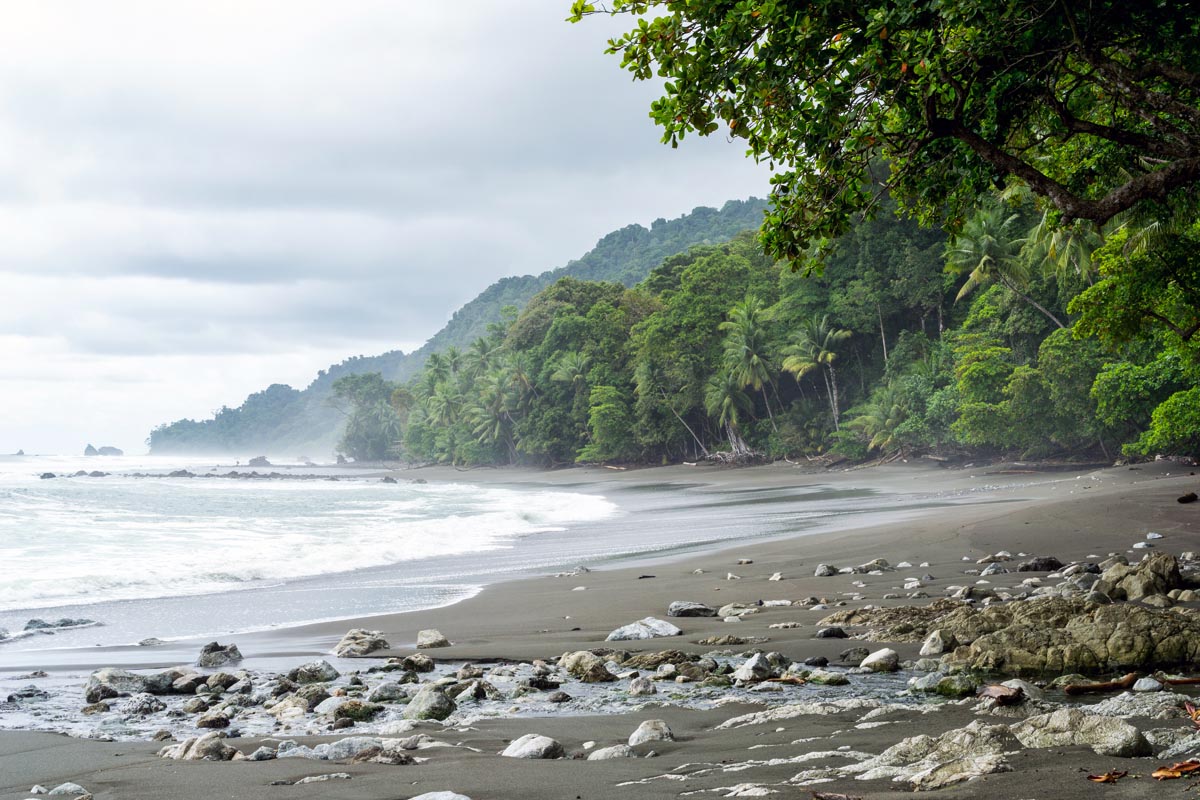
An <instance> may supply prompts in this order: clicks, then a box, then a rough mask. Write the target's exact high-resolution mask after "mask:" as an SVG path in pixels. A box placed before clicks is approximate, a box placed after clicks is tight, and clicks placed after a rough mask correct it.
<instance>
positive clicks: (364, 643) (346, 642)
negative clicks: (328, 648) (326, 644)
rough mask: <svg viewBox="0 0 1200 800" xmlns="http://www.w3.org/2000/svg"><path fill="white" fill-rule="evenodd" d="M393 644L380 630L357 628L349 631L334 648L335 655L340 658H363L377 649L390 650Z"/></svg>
mask: <svg viewBox="0 0 1200 800" xmlns="http://www.w3.org/2000/svg"><path fill="white" fill-rule="evenodd" d="M390 648H391V645H390V644H388V640H387V639H384V638H383V634H382V633H380V632H379V631H369V630H366V629H365V628H355V629H354V630H352V631H349V632H348V633H347V634H346V635H345V636H343V637H342V640H341V641H340V642H338V643H337V647H335V648H333V653H334V655H336V656H338V657H339V658H361V657H362V656H366V655H370V654H371V653H374V652H375V651H377V650H388V649H390Z"/></svg>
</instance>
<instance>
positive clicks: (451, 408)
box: [426, 383, 463, 427]
mask: <svg viewBox="0 0 1200 800" xmlns="http://www.w3.org/2000/svg"><path fill="white" fill-rule="evenodd" d="M462 401H463V398H462V395H461V394H460V393H459V391H458V388H457V387H455V386H451V385H450V384H446V383H439V384H438V385H437V388H436V389H434V391H433V394H432V395H430V397H429V400H428V401H427V402H426V406H427V409H428V412H429V419H430V420H432V421H433V422H434V423H435V424H437V425H441V426H442V427H449V426H450V425H453V424H454V423H455V422H457V421H458V414H459V411H460V410H461V408H462Z"/></svg>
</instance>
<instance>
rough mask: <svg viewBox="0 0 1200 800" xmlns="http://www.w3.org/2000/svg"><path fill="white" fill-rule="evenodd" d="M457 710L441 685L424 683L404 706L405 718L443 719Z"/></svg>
mask: <svg viewBox="0 0 1200 800" xmlns="http://www.w3.org/2000/svg"><path fill="white" fill-rule="evenodd" d="M456 710H458V706H457V705H455V703H454V701H453V700H451V699H450V698H449V697H447V696H446V693H445V692H443V691H442V689H441V687H438V686H434V685H432V684H425V685H424V686H422V687H421V689H420V691H418V692H417V693H416V695H414V696H413V699H412V700H410V701H409V703H408V705H407V706H405V708H404V718H405V719H436V720H443V719H445V718H446V717H448V716H450V715H451V714H453V713H454V712H455V711H456Z"/></svg>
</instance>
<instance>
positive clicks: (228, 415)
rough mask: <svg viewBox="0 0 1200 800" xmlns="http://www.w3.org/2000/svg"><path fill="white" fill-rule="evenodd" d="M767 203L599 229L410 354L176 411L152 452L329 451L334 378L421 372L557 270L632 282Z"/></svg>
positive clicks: (756, 215)
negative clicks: (195, 410) (557, 263)
mask: <svg viewBox="0 0 1200 800" xmlns="http://www.w3.org/2000/svg"><path fill="white" fill-rule="evenodd" d="M765 208H766V203H765V201H762V200H758V199H756V198H750V199H748V200H744V201H743V200H731V201H729V202H727V203H725V205H724V206H722V207H721V208H720V209H714V208H707V207H699V208H696V209H694V210H693V211H692V212H691V213H690V214H685V215H683V216H681V217H679V218H677V219H673V220H666V219H658V220H655V221H654V223H653V224H652V225H651V226H650V228H649V229H647V228H645V227H643V226H641V225H628V226H626V227H624V228H621V229H620V230H617V231H614V232H612V233H610V234H608V235H606V236H605V237H604V238H602V239H601V240H600V241H599V242H597V243H596V246H595V247H594V248H593V249H592V250H590V251H589V252H588V253H587V254H585V255H584V256H583V257H581V258H579V259H578V260H576V261H571V262H569V263H568V264H566V265H565V266H562V267H559V268H558V269H554V270H549V271H546V272H543V273H541V274H539V275H524V276H520V277H510V278H503V279H501V280H499V281H497V282H496V283H494V284H492V285H491V286H489V287H488V288H487V289H485V290H484V291H483V292H481V293H480V294H479V296H478V297H476V298H475V299H473V300H471V301H470V302H469V303H467V304H466V305H464V306H463V307H462V308H460V309H459V310H458V311H456V312H455V313H454V316H453V317H452V318H451V319H450V321H449V323H447V325H446V326H445V327H444V328H442V329H441V330H440V331H438V332H437V333H436V334H435V335H434V336H433V337H432V338H431V339H430V340H429V341H428V342H427V343H426V344H425V345H424V346H422V347H421V348H419V349H418V350H416V351H414V352H412V353H404V352H401V351H399V350H393V351H390V352H387V353H383V354H381V355H377V356H355V357H353V358H348V359H346V360H345V361H343V362H341V363H340V364H334V365H332V366H330V367H329V368H328V369H324V370H321V371H320V372H319V373H317V377H316V378H315V379H314V380H313V382H312V383H310V384H309V385H308V387H306V388H305V389H304V390H301V391H298V390H295V389H292V388H291V387H289V386H284V385H281V384H274V385H272V386H270V387H269V388H267V389H265V390H263V391H261V392H256V393H255V394H252V395H250V396H249V397H247V398H246V400H245V402H244V403H243V404H242V405H241V406H238V407H237V408H229V407H225V408H222V409H220V410H218V411H217V412H215V413H214V415H213V417H212V418H211V419H206V420H201V421H196V420H190V419H183V420H179V421H177V422H173V423H170V424H166V425H161V426H159V427H157V428H155V429H154V430H153V431H152V432H151V434H150V439H149V444H150V451H151V452H152V453H155V454H163V453H181V452H183V453H207V452H213V453H220V452H227V453H249V452H252V451H253V452H268V451H269V452H275V453H288V454H291V453H292V451H296V452H297V453H303V454H312V455H314V456H318V455H320V454H328V453H329V452H330V451H331V450H332V448H333V446H334V444H335V443H336V442H337V441H338V438H339V436H340V435H341V429H342V424H343V422H344V421H345V419H346V413H345V408H343V407H342V405H341V403H340V402H339V401H338V399H337V398H335V397H334V396H333V385H334V382H335V381H337V380H338V379H339V378H342V377H345V376H348V375H361V374H368V373H378V374H379V375H380V376H382V377H383V378H385V379H387V380H391V381H405V380H408V379H409V378H411V377H412V376H414V375H416V374H417V372H419V371H420V369H421V368H422V365H423V364H424V363H425V360H426V358H427V357H428V356H429V355H430V354H432V353H437V352H442V351H444V350H446V349H448V348H451V347H457V348H460V349H464V348H466V347H467V346H468V345H469V344H470V343H471V342H472V341H474V340H475V339H477V338H479V337H480V336H482V335H485V334H486V333H487V331H488V326H490V325H493V324H495V323H498V322H500V321H501V319H502V312H503V310H504V309H505V308H508V307H515V308H517V309H521V308H523V307H524V306H525V304H526V303H528V302H529V300H530V298H532V297H533V296H534V295H536V294H537V293H538V292H539V291H541V290H542V289H544V288H546V287H547V286H550V285H551V284H553V283H554V282H555V281H557V280H559V279H561V278H564V277H574V278H580V279H585V280H603V281H614V282H617V283H621V284H624V285H629V286H632V285H633V284H635V283H637V282H638V281H640V280H642V279H643V278H645V277H646V275H648V274H649V272H650V270H651V269H652V268H654V267H655V266H657V265H658V264H659V263H660V262H661V261H662V260H663V258H665V257H667V256H670V255H673V254H676V253H680V252H683V251H686V250H687V249H688V248H690V247H692V246H693V245H700V244H716V243H720V242H724V241H727V240H728V239H730V238H731V237H733V236H735V235H736V234H738V233H740V232H742V231H746V230H749V229H751V228H757V227H758V226H759V225H760V224H761V223H762V219H763V210H764V209H765Z"/></svg>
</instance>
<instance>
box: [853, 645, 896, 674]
mask: <svg viewBox="0 0 1200 800" xmlns="http://www.w3.org/2000/svg"><path fill="white" fill-rule="evenodd" d="M858 666H859V667H861V668H862V669H865V670H870V671H871V672H895V671H896V670H898V669H900V654H899V653H897V652H896V651H895V650H892V649H891V648H888V647H885V648H883V649H882V650H876V651H875V652H874V653H871V654H869V655H868V656H867V657H866V658H864V659H863V660H862V663H861V664H859V665H858Z"/></svg>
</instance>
